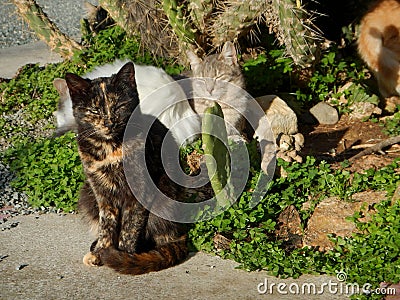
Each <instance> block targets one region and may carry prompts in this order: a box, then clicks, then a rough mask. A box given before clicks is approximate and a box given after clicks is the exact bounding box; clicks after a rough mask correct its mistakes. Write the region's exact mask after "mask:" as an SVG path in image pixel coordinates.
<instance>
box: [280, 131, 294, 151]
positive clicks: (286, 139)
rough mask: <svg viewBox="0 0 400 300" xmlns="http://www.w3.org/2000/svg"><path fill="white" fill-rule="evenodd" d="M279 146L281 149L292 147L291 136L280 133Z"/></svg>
mask: <svg viewBox="0 0 400 300" xmlns="http://www.w3.org/2000/svg"><path fill="white" fill-rule="evenodd" d="M278 145H279V148H280V149H281V150H283V151H286V150H289V149H291V148H293V138H292V137H291V136H290V135H287V134H281V135H280V136H279V137H278Z"/></svg>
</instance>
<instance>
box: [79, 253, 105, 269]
mask: <svg viewBox="0 0 400 300" xmlns="http://www.w3.org/2000/svg"><path fill="white" fill-rule="evenodd" d="M83 263H84V264H85V265H87V266H89V267H97V266H101V265H102V263H101V260H100V258H99V257H98V256H97V255H95V254H93V252H88V253H86V255H85V256H84V257H83Z"/></svg>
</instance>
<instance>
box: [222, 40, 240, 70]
mask: <svg viewBox="0 0 400 300" xmlns="http://www.w3.org/2000/svg"><path fill="white" fill-rule="evenodd" d="M220 57H221V58H223V59H224V60H225V61H226V62H228V63H229V64H231V65H238V60H237V55H236V49H235V45H234V44H233V43H232V42H229V41H228V42H225V44H224V46H223V47H222V51H221V54H220Z"/></svg>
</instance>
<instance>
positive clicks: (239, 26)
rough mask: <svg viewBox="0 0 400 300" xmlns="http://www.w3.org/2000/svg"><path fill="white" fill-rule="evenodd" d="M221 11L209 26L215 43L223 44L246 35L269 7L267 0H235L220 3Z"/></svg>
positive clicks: (217, 44) (217, 45) (216, 44)
mask: <svg viewBox="0 0 400 300" xmlns="http://www.w3.org/2000/svg"><path fill="white" fill-rule="evenodd" d="M219 9H220V13H219V15H218V17H216V18H214V22H213V24H212V25H211V26H210V28H209V35H211V36H212V37H213V38H212V42H213V45H215V46H216V47H219V46H221V45H222V44H223V43H225V42H226V41H237V39H238V38H240V37H242V36H244V35H246V34H247V33H248V32H249V31H250V30H251V28H253V27H254V26H255V25H257V24H258V23H259V22H260V20H261V19H262V16H263V12H264V11H265V10H266V9H267V2H266V1H265V0H255V1H242V0H234V1H229V2H227V3H221V4H220V7H219Z"/></svg>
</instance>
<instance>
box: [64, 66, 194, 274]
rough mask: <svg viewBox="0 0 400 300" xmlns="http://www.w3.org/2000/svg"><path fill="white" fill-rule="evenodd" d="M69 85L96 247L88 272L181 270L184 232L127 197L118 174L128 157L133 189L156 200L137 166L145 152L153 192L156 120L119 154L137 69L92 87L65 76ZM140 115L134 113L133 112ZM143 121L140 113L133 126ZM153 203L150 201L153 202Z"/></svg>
mask: <svg viewBox="0 0 400 300" xmlns="http://www.w3.org/2000/svg"><path fill="white" fill-rule="evenodd" d="M65 79H66V82H67V85H68V89H69V94H70V96H71V100H72V107H73V114H74V118H75V120H76V122H77V127H78V135H77V142H78V150H79V155H80V157H81V161H82V164H83V168H84V172H85V175H86V182H85V184H84V186H83V188H82V190H81V196H80V199H79V203H78V205H79V210H80V211H81V212H83V213H84V214H86V215H87V216H88V218H89V219H90V221H91V223H92V225H94V226H93V227H97V228H98V229H97V240H96V241H95V242H94V243H93V244H92V247H91V251H90V252H89V253H87V254H86V255H85V257H84V259H83V261H84V263H85V264H86V265H89V266H99V265H106V266H109V267H111V268H113V269H114V270H116V271H118V272H120V273H124V274H133V275H136V274H143V273H147V272H151V271H158V270H161V269H164V268H168V267H171V266H173V265H176V264H178V263H180V262H181V261H182V260H184V259H185V258H186V256H187V252H188V250H187V246H186V235H185V230H184V229H183V228H182V227H181V225H179V224H177V223H174V222H171V221H168V220H165V219H162V218H160V217H158V216H156V215H154V214H152V213H150V212H149V211H148V210H146V209H145V208H144V207H143V206H142V205H141V203H139V201H138V200H137V199H136V198H135V196H134V195H133V194H132V192H131V190H130V188H129V185H128V183H127V180H126V178H125V173H124V169H123V159H124V158H125V157H126V155H129V159H130V161H131V162H133V163H131V165H130V167H131V168H133V173H134V174H137V176H136V177H135V178H134V182H135V187H136V189H137V190H140V193H141V194H142V195H145V196H146V197H150V198H151V197H154V192H153V191H151V187H149V186H148V185H147V183H146V182H145V180H144V178H145V176H144V175H143V174H144V173H145V172H146V170H143V168H141V166H140V165H139V164H135V162H136V161H137V159H139V157H140V156H141V155H143V153H145V157H146V164H147V169H148V172H149V174H150V176H151V178H152V180H153V182H154V183H155V184H156V185H157V184H160V180H162V177H163V175H164V174H165V170H164V168H163V167H162V162H161V152H160V151H161V150H160V149H161V143H162V140H163V138H164V136H165V134H166V132H167V129H166V128H165V126H164V125H162V124H161V123H160V122H159V121H157V120H156V121H155V122H154V123H153V126H152V128H151V130H150V132H149V133H148V135H147V138H146V137H145V136H144V134H143V132H139V133H137V134H136V135H135V136H134V139H133V142H134V143H133V145H134V147H133V148H132V152H130V153H125V152H124V154H123V151H122V148H123V137H124V132H125V128H126V126H127V124H128V120H129V118H130V116H131V114H132V112H133V111H134V110H135V109H136V108H138V105H139V97H138V92H137V87H136V82H135V66H134V65H133V63H131V62H129V63H127V64H125V65H124V66H123V67H122V68H121V70H120V71H119V72H118V73H117V74H116V75H113V76H111V77H101V78H96V79H93V80H90V79H83V78H81V77H79V76H78V75H75V74H67V75H66V77H65ZM138 109H139V108H138ZM147 117H149V116H146V115H144V114H140V115H139V117H138V119H137V120H134V122H135V124H136V122H137V124H141V123H142V122H143V120H145V119H146V118H147ZM150 200H151V199H150Z"/></svg>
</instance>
